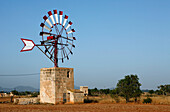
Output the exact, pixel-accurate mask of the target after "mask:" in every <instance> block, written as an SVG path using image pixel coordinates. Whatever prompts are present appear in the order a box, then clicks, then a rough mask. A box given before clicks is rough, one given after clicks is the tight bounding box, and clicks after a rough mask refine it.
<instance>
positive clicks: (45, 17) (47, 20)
mask: <svg viewBox="0 0 170 112" xmlns="http://www.w3.org/2000/svg"><path fill="white" fill-rule="evenodd" d="M43 19H44V20H45V21H46V22H47V23H48V24H49V25H50V27H51V28H53V25H52V24H51V22H50V20H49V19H48V17H47V16H44V17H43Z"/></svg>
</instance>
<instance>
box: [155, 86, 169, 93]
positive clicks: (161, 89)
mask: <svg viewBox="0 0 170 112" xmlns="http://www.w3.org/2000/svg"><path fill="white" fill-rule="evenodd" d="M158 88H159V89H160V91H161V92H162V93H163V95H167V93H170V85H160V86H158Z"/></svg>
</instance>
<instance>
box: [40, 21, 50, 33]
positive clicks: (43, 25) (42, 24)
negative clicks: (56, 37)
mask: <svg viewBox="0 0 170 112" xmlns="http://www.w3.org/2000/svg"><path fill="white" fill-rule="evenodd" d="M40 26H41V27H43V28H45V29H47V30H48V31H50V32H51V31H52V30H51V29H50V28H49V27H48V26H46V25H45V24H44V23H41V24H40Z"/></svg>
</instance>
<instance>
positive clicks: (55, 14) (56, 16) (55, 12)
mask: <svg viewBox="0 0 170 112" xmlns="http://www.w3.org/2000/svg"><path fill="white" fill-rule="evenodd" d="M53 11H54V16H55V20H56V23H57V24H58V14H57V10H53Z"/></svg>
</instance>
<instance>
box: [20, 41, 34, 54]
mask: <svg viewBox="0 0 170 112" xmlns="http://www.w3.org/2000/svg"><path fill="white" fill-rule="evenodd" d="M21 40H22V42H23V43H24V47H23V48H22V50H21V51H20V52H23V51H31V50H32V49H33V48H34V46H35V44H34V42H33V41H32V40H29V39H23V38H21Z"/></svg>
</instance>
